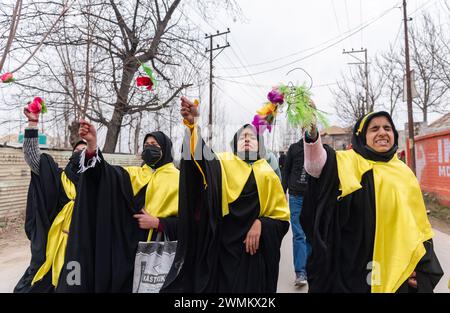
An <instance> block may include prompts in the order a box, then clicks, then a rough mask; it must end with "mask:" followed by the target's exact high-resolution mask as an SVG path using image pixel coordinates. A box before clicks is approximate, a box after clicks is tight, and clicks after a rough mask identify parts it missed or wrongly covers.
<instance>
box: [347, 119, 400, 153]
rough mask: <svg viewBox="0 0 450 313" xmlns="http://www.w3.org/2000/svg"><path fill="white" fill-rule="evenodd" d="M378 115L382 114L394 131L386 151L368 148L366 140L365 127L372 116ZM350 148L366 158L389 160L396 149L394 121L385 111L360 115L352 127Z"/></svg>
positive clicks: (396, 136)
mask: <svg viewBox="0 0 450 313" xmlns="http://www.w3.org/2000/svg"><path fill="white" fill-rule="evenodd" d="M379 116H384V117H386V118H387V119H388V121H389V123H391V126H392V131H393V132H394V144H393V146H392V148H391V149H389V151H386V152H376V151H375V150H373V149H372V148H370V147H369V146H368V145H367V142H366V133H367V127H368V126H369V124H370V121H371V120H372V119H373V118H375V117H379ZM361 123H364V124H363V125H362V129H359V128H360V125H361ZM352 148H353V150H355V151H356V152H357V153H358V154H360V155H361V156H362V157H364V158H365V159H368V160H372V161H382V162H388V161H389V160H391V159H392V157H393V156H394V154H395V153H396V152H397V149H398V132H397V130H396V129H395V125H394V122H393V121H392V117H391V116H390V115H389V113H387V112H385V111H380V112H372V113H369V114H366V115H365V116H363V117H361V118H360V119H359V120H358V121H357V122H356V124H355V127H354V128H353V136H352Z"/></svg>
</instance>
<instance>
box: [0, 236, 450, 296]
mask: <svg viewBox="0 0 450 313" xmlns="http://www.w3.org/2000/svg"><path fill="white" fill-rule="evenodd" d="M434 244H435V250H436V253H437V255H438V257H439V261H440V262H441V265H442V267H443V268H444V271H445V274H444V277H443V278H442V279H441V281H440V282H439V284H438V286H437V287H436V289H435V292H447V293H449V292H450V290H449V289H448V286H447V285H448V283H449V279H450V236H449V235H447V234H444V233H442V232H440V231H437V230H435V238H434ZM29 259H30V249H29V246H28V241H27V239H26V238H25V235H22V234H15V235H14V236H12V238H10V240H8V241H6V240H2V241H1V242H0V292H12V290H13V288H14V286H15V284H16V283H17V281H18V280H19V278H20V277H21V276H22V274H23V272H24V271H25V269H26V267H27V265H28V262H29ZM278 292H284V293H294V292H298V293H302V292H303V293H304V292H307V287H306V286H305V287H302V288H297V287H295V286H294V268H293V262H292V233H291V232H290V231H289V232H288V234H287V235H286V237H285V238H284V240H283V243H282V252H281V261H280V276H279V279H278Z"/></svg>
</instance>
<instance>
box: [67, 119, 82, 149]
mask: <svg viewBox="0 0 450 313" xmlns="http://www.w3.org/2000/svg"><path fill="white" fill-rule="evenodd" d="M79 128H80V123H79V122H78V121H76V120H75V121H72V123H70V124H69V127H68V129H69V144H70V147H73V146H74V145H75V144H76V143H77V142H78V141H79V140H80V137H79V136H78V129H79Z"/></svg>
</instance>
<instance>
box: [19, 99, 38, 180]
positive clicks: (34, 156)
mask: <svg viewBox="0 0 450 313" xmlns="http://www.w3.org/2000/svg"><path fill="white" fill-rule="evenodd" d="M23 113H24V114H25V116H26V117H27V118H28V127H26V128H25V135H24V139H23V153H24V158H25V162H27V164H28V166H29V167H30V169H31V171H32V172H33V173H35V174H37V175H39V162H40V159H41V150H40V149H39V142H38V122H39V113H32V112H30V111H29V110H28V108H27V107H25V108H24V109H23Z"/></svg>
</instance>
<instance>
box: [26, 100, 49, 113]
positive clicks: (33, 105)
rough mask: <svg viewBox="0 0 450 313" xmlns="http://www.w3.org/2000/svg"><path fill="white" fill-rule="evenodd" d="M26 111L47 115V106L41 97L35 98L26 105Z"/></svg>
mask: <svg viewBox="0 0 450 313" xmlns="http://www.w3.org/2000/svg"><path fill="white" fill-rule="evenodd" d="M28 111H30V112H31V113H41V112H42V113H47V106H46V105H45V102H44V100H42V98H41V97H35V98H34V99H33V101H31V102H29V103H28Z"/></svg>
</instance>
